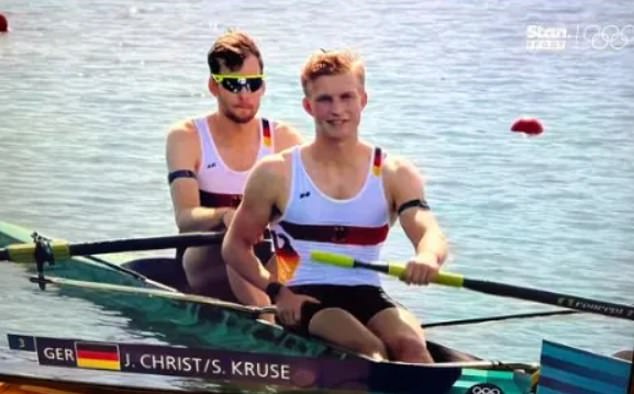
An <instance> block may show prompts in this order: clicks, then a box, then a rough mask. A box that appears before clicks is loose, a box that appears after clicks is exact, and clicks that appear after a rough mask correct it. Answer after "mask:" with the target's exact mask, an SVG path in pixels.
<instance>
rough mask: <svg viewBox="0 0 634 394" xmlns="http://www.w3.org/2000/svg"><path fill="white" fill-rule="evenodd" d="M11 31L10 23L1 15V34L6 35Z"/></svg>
mask: <svg viewBox="0 0 634 394" xmlns="http://www.w3.org/2000/svg"><path fill="white" fill-rule="evenodd" d="M8 31H9V21H8V20H7V18H6V17H5V16H4V15H2V14H0V33H6V32H8Z"/></svg>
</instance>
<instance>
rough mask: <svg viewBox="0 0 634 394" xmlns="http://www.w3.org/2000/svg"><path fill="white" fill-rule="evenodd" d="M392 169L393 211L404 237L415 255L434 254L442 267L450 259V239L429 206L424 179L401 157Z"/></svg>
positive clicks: (392, 164) (393, 163)
mask: <svg viewBox="0 0 634 394" xmlns="http://www.w3.org/2000/svg"><path fill="white" fill-rule="evenodd" d="M390 167H391V174H390V175H391V179H390V190H391V192H392V202H393V204H392V209H393V211H394V213H395V214H396V215H398V217H399V221H400V223H401V226H402V227H403V230H404V231H405V234H407V237H408V238H409V240H410V241H411V242H412V244H413V245H414V248H415V249H416V254H419V255H420V254H425V253H428V254H432V255H434V256H435V257H436V260H437V261H438V264H442V263H443V262H444V261H445V259H446V258H447V253H448V246H447V240H446V238H445V235H444V234H443V231H442V229H441V228H440V225H439V224H438V221H437V220H436V217H435V216H434V214H433V213H432V212H431V210H430V209H429V208H428V207H427V206H426V205H427V203H426V201H425V193H424V182H423V177H422V176H421V174H420V172H419V171H418V169H417V168H416V167H415V166H414V164H413V163H411V162H409V161H407V160H405V159H402V158H395V159H394V160H393V161H392V163H391V165H390ZM404 204H405V205H404ZM401 207H402V208H403V209H402V211H401V213H400V214H399V213H398V210H399V208H401Z"/></svg>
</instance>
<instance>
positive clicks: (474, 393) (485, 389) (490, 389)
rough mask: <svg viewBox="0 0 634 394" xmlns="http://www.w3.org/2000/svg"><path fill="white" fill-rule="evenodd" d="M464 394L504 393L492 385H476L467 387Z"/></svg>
mask: <svg viewBox="0 0 634 394" xmlns="http://www.w3.org/2000/svg"><path fill="white" fill-rule="evenodd" d="M465 394H504V391H503V390H502V389H501V388H499V387H498V386H496V385H494V384H492V383H478V384H476V385H474V386H471V387H469V389H468V390H467V391H466V393H465Z"/></svg>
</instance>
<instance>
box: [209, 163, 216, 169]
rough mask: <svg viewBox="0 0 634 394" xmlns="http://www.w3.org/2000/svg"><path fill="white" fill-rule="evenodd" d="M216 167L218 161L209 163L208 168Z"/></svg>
mask: <svg viewBox="0 0 634 394" xmlns="http://www.w3.org/2000/svg"><path fill="white" fill-rule="evenodd" d="M214 167H216V163H215V162H214V163H211V164H207V168H214Z"/></svg>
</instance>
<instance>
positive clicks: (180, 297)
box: [29, 276, 276, 316]
mask: <svg viewBox="0 0 634 394" xmlns="http://www.w3.org/2000/svg"><path fill="white" fill-rule="evenodd" d="M29 280H30V281H31V282H33V283H37V284H41V283H42V282H44V283H45V284H47V285H54V286H58V287H75V288H80V289H90V290H98V291H111V292H118V293H128V294H135V295H145V296H148V297H159V298H166V299H171V300H177V301H186V302H193V303H197V304H206V305H213V306H217V307H221V308H226V309H231V310H234V311H238V312H243V313H247V314H250V315H254V316H258V315H260V314H263V313H275V311H276V309H275V306H267V307H263V308H260V307H255V306H247V305H240V304H234V303H232V302H227V301H222V300H219V299H216V298H211V297H206V296H202V295H197V294H187V293H181V292H179V291H170V290H162V289H151V288H146V287H134V286H125V285H117V284H112V283H101V282H89V281H83V280H73V279H65V278H57V277H52V276H49V277H46V278H40V277H37V276H32V277H30V278H29Z"/></svg>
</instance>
